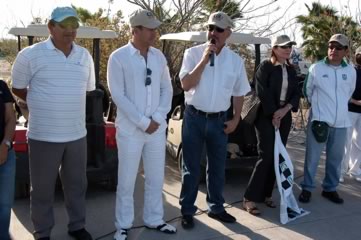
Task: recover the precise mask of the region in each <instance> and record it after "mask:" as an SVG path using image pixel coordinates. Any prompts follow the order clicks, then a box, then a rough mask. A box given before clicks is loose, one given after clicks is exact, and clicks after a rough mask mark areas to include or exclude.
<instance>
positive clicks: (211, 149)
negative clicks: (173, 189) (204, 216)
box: [179, 12, 250, 229]
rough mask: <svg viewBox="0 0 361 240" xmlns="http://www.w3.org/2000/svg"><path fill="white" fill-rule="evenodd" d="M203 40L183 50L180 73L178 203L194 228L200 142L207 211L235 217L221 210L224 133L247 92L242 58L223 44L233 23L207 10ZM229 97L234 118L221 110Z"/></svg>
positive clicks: (213, 215)
mask: <svg viewBox="0 0 361 240" xmlns="http://www.w3.org/2000/svg"><path fill="white" fill-rule="evenodd" d="M207 25H208V33H207V34H208V35H207V36H208V40H209V41H208V42H207V43H204V44H201V45H199V46H196V47H192V48H189V49H187V50H186V51H185V53H184V58H183V64H182V67H181V70H180V73H179V77H180V79H181V83H182V87H183V89H184V91H185V103H186V108H185V113H184V119H183V127H182V143H183V167H182V169H183V172H182V190H181V194H180V205H181V213H182V216H183V217H182V226H183V228H185V229H190V228H193V226H194V222H193V215H194V214H195V213H196V211H197V207H196V206H195V205H194V202H195V200H196V198H197V193H198V183H199V176H200V161H201V157H202V152H203V146H204V145H205V146H206V151H207V156H208V157H207V161H208V162H207V203H208V207H209V209H208V210H209V211H208V216H209V217H211V218H214V219H216V220H218V221H221V222H226V223H233V222H235V221H236V219H235V218H234V217H233V216H231V215H230V214H228V213H227V212H226V211H225V209H224V206H223V204H224V199H223V196H222V195H223V186H224V180H225V176H224V175H225V161H226V155H227V150H226V147H227V138H228V137H227V135H228V134H229V133H231V132H233V131H234V130H235V128H236V127H237V125H238V123H239V120H240V113H241V110H242V105H243V96H244V95H245V94H247V93H248V92H249V91H250V86H249V83H248V79H247V74H246V70H245V65H244V61H243V59H242V58H240V56H239V55H237V54H236V53H235V52H233V51H232V50H230V49H229V48H228V47H226V46H225V43H226V40H227V38H228V37H229V36H230V35H231V33H232V30H231V28H232V27H233V22H232V20H231V19H230V17H229V16H228V15H227V14H225V13H223V12H216V13H212V14H211V15H210V17H209V20H208V23H207ZM232 96H233V118H231V119H227V118H226V117H227V116H226V111H227V110H228V108H229V107H230V105H231V97H232Z"/></svg>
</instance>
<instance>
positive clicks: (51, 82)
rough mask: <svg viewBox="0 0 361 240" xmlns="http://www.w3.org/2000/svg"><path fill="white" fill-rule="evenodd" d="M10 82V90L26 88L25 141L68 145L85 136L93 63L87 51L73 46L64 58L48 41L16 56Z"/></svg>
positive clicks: (91, 88) (49, 40)
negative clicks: (87, 92) (26, 137)
mask: <svg viewBox="0 0 361 240" xmlns="http://www.w3.org/2000/svg"><path fill="white" fill-rule="evenodd" d="M12 81H13V83H12V86H13V87H14V88H18V89H24V88H28V94H27V99H26V101H27V104H28V108H29V128H28V137H29V138H31V139H34V140H39V141H47V142H68V141H74V140H77V139H80V138H82V137H84V136H86V128H85V101H86V91H91V90H94V89H95V73H94V63H93V59H92V57H91V55H90V54H89V52H88V50H87V49H85V48H83V47H80V46H78V45H76V44H73V48H72V51H71V53H70V55H69V56H68V57H66V56H65V55H64V53H63V52H62V51H60V50H59V49H57V48H55V46H54V44H53V42H52V41H51V39H50V37H49V38H48V39H47V40H46V41H43V42H40V43H37V44H34V45H32V46H29V47H27V48H25V49H23V50H22V51H21V52H20V53H19V54H18V56H17V57H16V59H15V62H14V65H13V69H12Z"/></svg>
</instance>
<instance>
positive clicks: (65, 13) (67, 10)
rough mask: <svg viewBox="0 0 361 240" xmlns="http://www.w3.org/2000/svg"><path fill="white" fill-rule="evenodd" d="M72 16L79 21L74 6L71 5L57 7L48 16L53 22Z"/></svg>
mask: <svg viewBox="0 0 361 240" xmlns="http://www.w3.org/2000/svg"><path fill="white" fill-rule="evenodd" d="M70 17H73V18H75V19H76V20H77V21H79V18H78V14H77V13H76V11H75V9H74V8H71V7H57V8H55V9H54V10H53V12H52V13H51V16H50V20H53V21H55V22H61V21H63V20H65V19H67V18H70Z"/></svg>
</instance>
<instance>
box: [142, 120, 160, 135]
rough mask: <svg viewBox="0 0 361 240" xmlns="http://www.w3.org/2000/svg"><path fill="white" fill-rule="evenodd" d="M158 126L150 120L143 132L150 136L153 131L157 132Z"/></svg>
mask: <svg viewBox="0 0 361 240" xmlns="http://www.w3.org/2000/svg"><path fill="white" fill-rule="evenodd" d="M159 125H160V124H159V123H157V122H156V121H154V120H153V119H151V120H150V124H149V126H148V128H147V130H145V132H146V133H148V134H152V133H154V132H155V131H157V130H158V128H159Z"/></svg>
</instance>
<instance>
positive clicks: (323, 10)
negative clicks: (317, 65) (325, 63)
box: [296, 2, 361, 61]
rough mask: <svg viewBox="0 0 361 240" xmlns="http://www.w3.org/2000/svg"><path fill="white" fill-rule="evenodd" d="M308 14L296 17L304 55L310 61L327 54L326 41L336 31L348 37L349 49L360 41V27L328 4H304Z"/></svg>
mask: <svg viewBox="0 0 361 240" xmlns="http://www.w3.org/2000/svg"><path fill="white" fill-rule="evenodd" d="M305 6H306V8H307V10H308V15H299V16H297V17H296V19H297V23H299V24H301V25H302V27H301V31H302V37H303V39H304V42H303V47H304V54H305V57H307V58H310V59H311V60H312V61H317V60H320V59H322V58H323V57H325V56H326V55H327V41H328V40H329V38H330V37H331V36H332V35H333V34H336V33H342V34H345V35H346V36H348V37H349V39H350V42H351V46H350V48H351V50H352V49H354V48H355V47H356V43H357V42H360V40H361V34H360V28H359V26H358V24H357V23H356V22H354V21H353V20H352V17H349V16H339V15H337V13H338V12H337V11H336V10H335V9H334V8H332V7H330V6H323V5H322V4H320V3H316V2H314V3H312V6H311V7H310V6H308V5H307V4H305Z"/></svg>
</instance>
